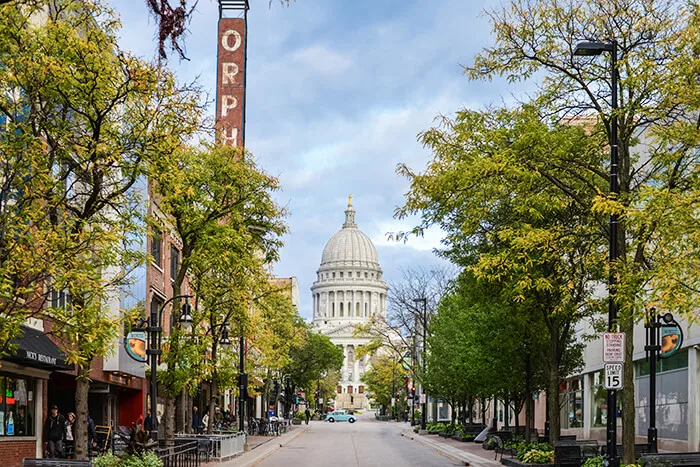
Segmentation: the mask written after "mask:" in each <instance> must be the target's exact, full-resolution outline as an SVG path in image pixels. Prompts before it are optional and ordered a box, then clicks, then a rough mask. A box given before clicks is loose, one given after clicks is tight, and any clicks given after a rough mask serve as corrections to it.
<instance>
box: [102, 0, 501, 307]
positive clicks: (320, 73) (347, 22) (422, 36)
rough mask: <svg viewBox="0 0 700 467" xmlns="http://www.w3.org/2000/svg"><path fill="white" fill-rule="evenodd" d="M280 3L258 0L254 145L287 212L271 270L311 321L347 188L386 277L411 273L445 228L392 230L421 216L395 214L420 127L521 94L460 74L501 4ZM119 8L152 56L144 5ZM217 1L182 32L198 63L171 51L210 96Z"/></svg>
mask: <svg viewBox="0 0 700 467" xmlns="http://www.w3.org/2000/svg"><path fill="white" fill-rule="evenodd" d="M190 1H191V0H190ZM275 2H276V0H273V3H272V4H271V5H268V0H250V3H251V9H250V11H249V12H248V61H247V66H248V71H247V72H248V75H247V97H246V99H247V101H246V106H247V109H246V111H247V124H246V146H247V149H248V150H249V151H250V152H252V153H253V154H254V155H255V157H256V159H257V161H258V162H259V164H260V165H261V166H262V167H263V168H264V169H265V170H266V171H267V172H268V173H270V174H271V175H274V176H277V177H279V178H280V182H281V186H282V191H281V192H279V193H277V194H276V195H275V197H276V200H277V202H278V203H280V204H281V205H283V206H286V207H287V209H288V210H289V214H290V215H289V217H288V218H287V222H288V225H289V228H290V233H289V234H288V235H286V236H285V238H284V242H285V246H284V248H283V249H282V251H281V261H280V262H279V263H278V264H276V265H275V266H274V273H275V275H276V276H280V277H290V276H296V277H297V279H298V281H299V287H300V292H301V307H300V313H301V315H302V316H303V317H305V318H307V319H309V318H310V317H311V316H312V313H311V292H310V290H309V288H310V287H311V285H312V283H313V281H314V280H315V275H316V270H317V268H318V266H319V262H320V259H321V253H322V252H323V247H324V246H325V244H326V242H327V241H328V240H329V239H330V237H331V236H332V235H333V234H334V233H335V232H337V231H338V230H339V229H340V228H341V226H342V223H343V221H344V213H343V211H344V210H345V206H346V205H347V198H348V195H349V194H352V195H353V205H354V207H355V209H356V211H357V215H356V221H357V223H358V226H359V228H360V229H361V230H362V231H363V232H364V233H366V234H367V235H368V236H369V237H370V238H371V239H372V240H373V242H374V244H375V246H376V247H377V250H378V253H379V260H380V263H381V266H382V268H383V270H384V278H385V280H386V281H387V282H388V283H390V284H391V283H392V282H395V281H400V280H401V278H402V271H404V270H407V269H410V268H415V267H424V268H430V267H431V266H433V265H439V264H440V263H441V262H442V260H440V259H439V258H437V257H436V255H435V254H434V253H433V249H434V248H436V247H439V245H440V239H441V232H440V231H439V230H430V231H428V232H427V234H426V236H425V237H424V238H422V239H410V240H409V241H408V242H406V243H396V242H390V241H388V239H387V233H388V232H396V231H401V230H406V229H409V228H411V227H413V226H414V225H415V224H416V223H417V221H418V220H417V219H409V220H403V221H398V220H396V219H394V217H393V216H394V210H395V208H396V207H397V206H399V205H401V204H402V202H403V195H404V193H405V192H406V191H407V190H408V182H407V180H406V179H403V178H401V177H399V176H398V175H396V173H395V169H396V166H397V164H399V163H401V162H405V163H407V164H408V165H409V166H410V167H412V168H414V169H419V170H420V169H422V168H423V167H425V165H426V163H427V161H428V160H429V158H430V157H431V154H430V151H428V150H427V149H425V148H423V147H422V146H421V145H420V144H419V143H418V141H417V135H418V133H419V132H421V131H423V130H426V129H428V128H430V127H431V126H433V125H434V124H435V118H436V117H437V116H439V115H444V114H447V115H450V114H453V113H454V112H455V111H457V110H459V109H461V108H473V109H475V108H482V107H484V106H487V105H490V104H499V103H501V102H503V101H504V100H507V99H508V95H509V94H512V93H513V90H512V89H511V88H510V87H509V86H508V85H507V84H506V83H505V82H504V81H502V80H495V81H492V82H470V81H469V80H468V79H467V78H466V77H464V75H463V74H462V70H463V66H465V65H468V64H470V63H471V62H472V60H473V58H474V56H475V55H476V54H477V53H478V52H479V51H480V50H481V49H482V48H484V47H487V46H489V45H492V38H491V36H490V23H489V20H488V17H487V16H485V15H484V14H483V9H484V8H490V7H492V6H496V5H497V4H498V2H497V1H495V0H482V1H478V2H476V1H468V0H437V1H434V2H425V1H414V0H353V1H349V0H322V1H319V0H316V1H312V0H297V1H296V2H294V3H292V4H291V5H290V6H289V7H284V6H281V5H280V4H279V3H275ZM173 3H177V2H173ZM112 5H113V6H114V8H115V9H116V10H117V12H118V13H119V15H120V17H121V21H122V26H123V28H122V31H121V34H120V45H121V46H122V47H123V48H124V49H126V50H130V51H131V52H132V53H134V54H135V55H138V56H141V57H143V58H146V59H153V58H154V57H155V55H156V43H155V36H154V34H155V29H156V24H155V21H154V19H153V18H149V15H148V12H147V8H146V4H145V1H144V0H113V2H112ZM217 8H218V7H217V2H216V1H215V0H199V4H198V6H197V10H196V12H195V13H194V15H193V18H192V21H191V24H190V25H189V35H188V36H187V38H186V39H185V46H186V54H187V57H188V58H189V61H180V60H178V59H177V57H176V56H175V55H173V56H172V57H171V58H170V63H169V67H170V68H171V69H173V70H174V71H175V72H176V74H177V76H178V78H179V79H181V80H183V81H191V80H193V79H195V78H197V80H198V82H199V83H200V85H201V86H203V88H204V89H206V90H208V91H209V92H211V93H212V95H213V94H214V91H215V87H216V47H217V37H216V32H217V19H218V10H217ZM213 111H214V109H213V108H211V109H210V113H212V114H213Z"/></svg>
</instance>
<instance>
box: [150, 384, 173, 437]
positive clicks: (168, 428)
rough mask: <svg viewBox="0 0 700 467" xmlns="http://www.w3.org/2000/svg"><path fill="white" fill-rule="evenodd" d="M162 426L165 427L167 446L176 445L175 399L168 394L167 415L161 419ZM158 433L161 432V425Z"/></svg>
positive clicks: (166, 396)
mask: <svg viewBox="0 0 700 467" xmlns="http://www.w3.org/2000/svg"><path fill="white" fill-rule="evenodd" d="M154 416H157V414H155V415H154ZM161 424H162V425H163V426H165V445H166V446H173V445H174V444H175V398H174V397H172V396H171V395H170V394H168V393H167V392H166V393H165V413H164V414H163V416H162V417H161ZM158 431H160V425H159V428H158Z"/></svg>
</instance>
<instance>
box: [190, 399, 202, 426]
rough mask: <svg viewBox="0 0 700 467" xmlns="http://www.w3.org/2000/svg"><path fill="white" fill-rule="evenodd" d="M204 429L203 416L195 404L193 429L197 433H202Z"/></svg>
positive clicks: (193, 408)
mask: <svg viewBox="0 0 700 467" xmlns="http://www.w3.org/2000/svg"><path fill="white" fill-rule="evenodd" d="M201 429H202V418H201V417H200V416H199V408H197V406H196V405H195V406H194V407H192V430H193V431H194V432H195V433H200V430H201Z"/></svg>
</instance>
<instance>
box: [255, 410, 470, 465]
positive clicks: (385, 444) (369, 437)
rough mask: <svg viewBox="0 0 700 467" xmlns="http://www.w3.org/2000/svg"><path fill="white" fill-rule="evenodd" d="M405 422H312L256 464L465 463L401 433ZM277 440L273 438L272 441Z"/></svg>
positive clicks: (367, 416) (367, 419)
mask: <svg viewBox="0 0 700 467" xmlns="http://www.w3.org/2000/svg"><path fill="white" fill-rule="evenodd" d="M406 427H407V425H406V424H396V423H389V422H376V421H374V414H372V413H368V414H363V415H360V416H359V417H358V420H357V422H355V423H354V424H350V423H347V422H341V423H328V422H321V421H312V422H311V423H310V424H309V429H308V431H306V432H305V433H302V434H301V435H300V436H298V437H297V438H295V439H294V440H293V441H291V442H290V443H288V444H287V445H285V446H284V447H282V448H280V449H278V450H277V451H275V452H274V453H273V454H272V455H270V456H269V457H267V458H266V459H264V460H263V461H262V462H260V463H259V464H257V465H258V466H260V467H272V466H284V467H296V466H299V467H301V466H304V467H309V466H319V467H321V466H330V465H333V466H337V467H344V466H348V467H349V466H353V467H367V466H397V465H401V466H449V465H452V466H456V465H462V464H459V463H457V462H456V461H453V460H452V459H449V458H447V457H445V456H443V455H442V454H440V453H438V452H436V451H435V450H431V449H430V448H429V447H426V446H424V445H423V444H421V443H419V442H417V441H412V440H411V439H410V438H409V437H404V436H401V433H402V432H404V431H405V430H406ZM273 442H274V441H273Z"/></svg>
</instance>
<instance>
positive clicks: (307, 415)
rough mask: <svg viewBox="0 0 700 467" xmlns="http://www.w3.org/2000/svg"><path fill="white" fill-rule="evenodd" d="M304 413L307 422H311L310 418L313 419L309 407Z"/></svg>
mask: <svg viewBox="0 0 700 467" xmlns="http://www.w3.org/2000/svg"><path fill="white" fill-rule="evenodd" d="M304 415H306V424H307V425H308V424H309V420H310V419H311V411H310V410H309V408H308V407H307V408H306V410H305V411H304Z"/></svg>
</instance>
